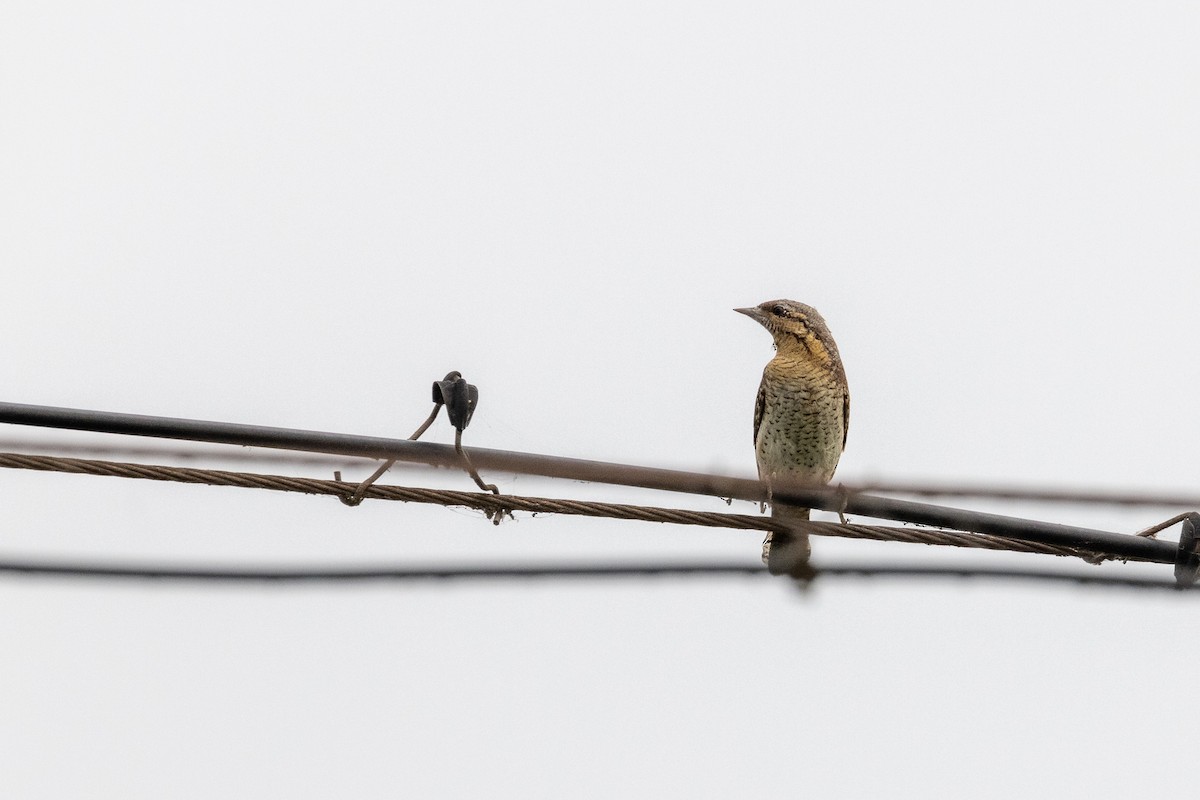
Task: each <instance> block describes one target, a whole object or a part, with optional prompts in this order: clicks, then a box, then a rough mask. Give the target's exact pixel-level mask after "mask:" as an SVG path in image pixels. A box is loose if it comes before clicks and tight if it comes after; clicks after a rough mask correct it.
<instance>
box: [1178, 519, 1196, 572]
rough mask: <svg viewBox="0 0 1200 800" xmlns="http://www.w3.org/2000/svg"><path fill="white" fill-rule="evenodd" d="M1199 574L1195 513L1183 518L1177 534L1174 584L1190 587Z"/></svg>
mask: <svg viewBox="0 0 1200 800" xmlns="http://www.w3.org/2000/svg"><path fill="white" fill-rule="evenodd" d="M1197 572H1200V514H1197V513H1196V512H1195V511H1193V512H1192V513H1190V514H1188V515H1187V516H1185V517H1184V518H1183V526H1182V530H1181V531H1180V532H1179V550H1178V552H1177V553H1176V554H1175V583H1177V584H1178V585H1179V586H1181V587H1182V586H1191V585H1192V584H1193V583H1195V582H1196V573H1197Z"/></svg>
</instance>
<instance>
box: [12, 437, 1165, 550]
mask: <svg viewBox="0 0 1200 800" xmlns="http://www.w3.org/2000/svg"><path fill="white" fill-rule="evenodd" d="M0 467H3V468H10V469H29V470H39V471H50V472H64V473H71V474H78V475H99V476H108V477H118V478H139V479H143V480H155V481H169V482H176V483H192V484H204V485H209V486H235V487H241V488H247V489H271V490H275V491H285V492H300V493H304V494H320V495H332V496H336V497H344V496H345V494H346V487H347V484H346V483H343V482H341V481H336V480H322V479H318V478H300V477H290V476H285V475H265V474H260V473H248V472H231V471H227V470H216V469H199V468H195V467H170V466H163V465H152V464H132V463H127V462H115V461H98V460H93V459H81V458H59V457H55V456H35V455H24V454H18V453H0ZM364 497H365V498H373V499H377V500H398V501H401V502H410V503H429V504H434V505H442V506H466V507H469V508H474V509H478V510H481V511H484V512H485V513H488V514H490V515H496V514H501V513H507V512H512V511H526V512H530V513H534V514H537V513H543V514H569V515H575V516H587V517H606V518H610V519H622V520H639V521H644V522H665V523H673V524H678V525H699V526H704V527H713V528H730V529H736V530H771V531H777V530H787V527H786V526H782V525H780V524H779V523H776V522H773V521H772V519H771V518H770V517H765V516H754V515H750V514H728V513H719V512H710V511H689V510H686V509H677V508H662V507H656V506H638V505H628V504H623V503H603V502H595V501H581V500H559V499H554V498H547V497H519V496H515V495H495V494H491V493H480V492H460V491H453V490H447V489H426V488H420V487H408V486H389V485H378V484H376V485H372V486H370V487H369V488H368V489H367V491H366V493H365V494H364ZM795 524H797V525H800V526H802V527H803V528H804V529H805V530H806V531H807V532H809V533H813V534H817V535H821V536H839V537H843V538H850V539H872V540H876V541H892V542H907V543H913V544H929V545H947V546H951V547H970V548H980V549H985V550H1008V551H1012V552H1019V553H1037V554H1042V555H1054V556H1073V557H1080V558H1084V559H1094V558H1095V557H1096V556H1097V555H1103V553H1102V552H1101V551H1093V550H1084V549H1078V548H1072V547H1062V546H1058V545H1050V544H1041V543H1037V542H1023V541H1017V540H1011V539H1005V538H1002V537H999V536H991V535H988V534H982V533H964V532H961V531H950V530H943V529H933V528H902V527H895V526H882V525H857V524H846V525H843V524H840V523H835V522H806V523H799V522H797V523H795ZM1123 560H1126V559H1123ZM1127 560H1134V561H1137V560H1141V559H1137V558H1130V559H1127Z"/></svg>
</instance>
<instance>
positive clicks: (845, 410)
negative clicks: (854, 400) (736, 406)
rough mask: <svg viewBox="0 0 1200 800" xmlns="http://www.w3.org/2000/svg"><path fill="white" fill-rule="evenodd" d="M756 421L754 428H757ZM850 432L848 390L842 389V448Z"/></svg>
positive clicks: (844, 447)
mask: <svg viewBox="0 0 1200 800" xmlns="http://www.w3.org/2000/svg"><path fill="white" fill-rule="evenodd" d="M757 427H758V425H757V423H756V424H755V428H757ZM849 433H850V391H849V390H848V389H842V449H843V450H845V449H846V436H847V435H849ZM755 438H756V439H757V437H755Z"/></svg>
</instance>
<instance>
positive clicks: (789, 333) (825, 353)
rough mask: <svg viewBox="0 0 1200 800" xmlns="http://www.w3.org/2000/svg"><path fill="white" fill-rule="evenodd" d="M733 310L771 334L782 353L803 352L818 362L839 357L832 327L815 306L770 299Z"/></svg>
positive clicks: (793, 301) (776, 346)
mask: <svg viewBox="0 0 1200 800" xmlns="http://www.w3.org/2000/svg"><path fill="white" fill-rule="evenodd" d="M734 311H737V312H738V313H739V314H745V315H746V316H747V317H750V318H751V319H753V320H755V321H757V322H758V323H759V324H760V325H762V326H763V327H764V328H766V329H767V330H768V331H770V332H771V337H772V338H773V339H774V340H775V348H776V349H777V350H778V351H779V352H780V353H789V352H793V351H796V352H799V351H804V352H806V353H808V354H809V355H811V356H816V357H817V358H818V359H819V360H825V359H827V358H830V357H832V358H833V359H837V357H838V356H837V345H836V344H834V342H833V335H832V334H831V333H830V332H829V327H828V326H827V325H826V324H825V320H824V318H823V317H822V316H821V315H820V314H819V313H818V312H817V310H816V309H815V308H813V307H812V306H806V305H805V304H804V303H797V302H796V301H795V300H768V301H767V302H765V303H760V304H758V305H756V306H752V307H751V308H735V309H734Z"/></svg>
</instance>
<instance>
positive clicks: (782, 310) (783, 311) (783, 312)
mask: <svg viewBox="0 0 1200 800" xmlns="http://www.w3.org/2000/svg"><path fill="white" fill-rule="evenodd" d="M771 313H772V314H774V315H775V316H777V317H786V316H787V315H788V309H787V306H783V305H779V306H775V307H774V308H772V309H771Z"/></svg>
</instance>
